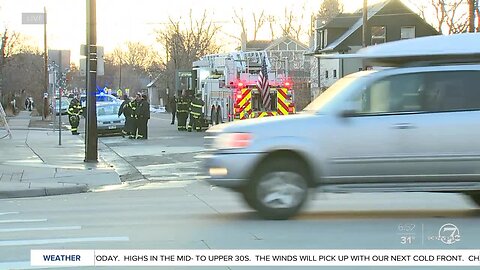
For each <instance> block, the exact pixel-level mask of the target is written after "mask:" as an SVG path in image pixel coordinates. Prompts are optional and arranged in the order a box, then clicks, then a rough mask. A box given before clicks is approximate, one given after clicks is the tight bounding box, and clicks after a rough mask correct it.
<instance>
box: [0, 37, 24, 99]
mask: <svg viewBox="0 0 480 270" xmlns="http://www.w3.org/2000/svg"><path fill="white" fill-rule="evenodd" d="M19 38H20V34H18V33H16V32H11V31H9V30H8V29H7V28H5V29H4V31H3V34H1V41H0V98H1V102H2V103H4V105H6V103H8V102H9V101H10V99H11V98H12V97H9V98H6V96H7V94H11V93H12V91H13V90H12V89H10V88H8V87H7V85H6V81H7V78H8V77H7V76H6V74H5V68H6V66H7V64H8V63H9V62H10V61H11V60H12V57H13V55H14V54H15V53H19V51H20V50H19V48H20V47H21V46H20V42H19Z"/></svg>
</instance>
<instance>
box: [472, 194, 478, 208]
mask: <svg viewBox="0 0 480 270" xmlns="http://www.w3.org/2000/svg"><path fill="white" fill-rule="evenodd" d="M470 198H471V199H472V201H473V202H475V203H476V204H477V206H480V193H474V194H470Z"/></svg>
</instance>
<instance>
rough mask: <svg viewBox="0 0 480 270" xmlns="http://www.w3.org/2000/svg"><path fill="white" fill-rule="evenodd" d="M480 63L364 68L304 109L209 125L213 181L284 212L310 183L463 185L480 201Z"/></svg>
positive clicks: (264, 209)
mask: <svg viewBox="0 0 480 270" xmlns="http://www.w3.org/2000/svg"><path fill="white" fill-rule="evenodd" d="M479 123H480V65H479V64H445V63H444V64H438V65H429V66H420V67H397V68H389V69H383V70H372V71H362V72H358V73H355V74H352V75H349V76H347V77H345V78H343V79H340V80H339V81H338V82H336V83H335V84H334V85H333V86H332V87H330V88H329V89H328V90H327V91H326V92H325V93H323V94H322V95H320V97H318V98H317V99H316V100H315V101H313V102H312V103H311V104H310V105H309V106H308V107H307V108H305V110H304V111H303V112H302V113H299V114H297V115H292V116H279V117H270V118H264V119H255V120H245V121H239V122H236V123H233V124H226V125H219V126H215V127H213V128H212V129H210V130H208V135H207V138H206V139H207V146H208V148H210V149H211V150H212V152H211V153H210V154H209V155H208V156H207V157H205V158H206V159H205V167H206V170H207V174H208V175H209V179H208V181H209V182H210V183H212V184H214V185H218V186H223V187H228V188H232V189H234V190H237V191H239V192H241V193H242V194H243V195H244V198H245V200H246V202H247V203H248V204H249V205H250V206H251V207H252V208H254V209H255V210H257V211H258V212H259V213H260V214H261V215H262V216H264V217H266V218H272V219H284V218H288V217H290V216H292V215H294V214H295V213H296V212H297V211H298V210H299V209H300V207H301V206H302V204H303V203H304V201H305V199H306V196H307V193H308V192H307V190H308V187H319V190H321V191H322V190H323V191H328V192H458V193H464V194H467V195H469V196H471V198H472V199H473V201H474V202H476V203H477V204H479V205H480V142H479V140H480V124H479Z"/></svg>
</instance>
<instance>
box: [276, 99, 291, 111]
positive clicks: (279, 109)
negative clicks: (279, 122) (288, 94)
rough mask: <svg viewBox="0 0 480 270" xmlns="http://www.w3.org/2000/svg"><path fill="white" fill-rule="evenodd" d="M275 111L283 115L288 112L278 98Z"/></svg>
mask: <svg viewBox="0 0 480 270" xmlns="http://www.w3.org/2000/svg"><path fill="white" fill-rule="evenodd" d="M277 111H278V113H279V114H283V115H287V114H288V106H287V105H286V104H285V103H284V102H283V101H282V100H281V99H280V98H279V99H278V108H277Z"/></svg>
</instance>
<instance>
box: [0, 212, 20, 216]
mask: <svg viewBox="0 0 480 270" xmlns="http://www.w3.org/2000/svg"><path fill="white" fill-rule="evenodd" d="M12 214H19V212H5V213H0V216H3V215H12Z"/></svg>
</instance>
